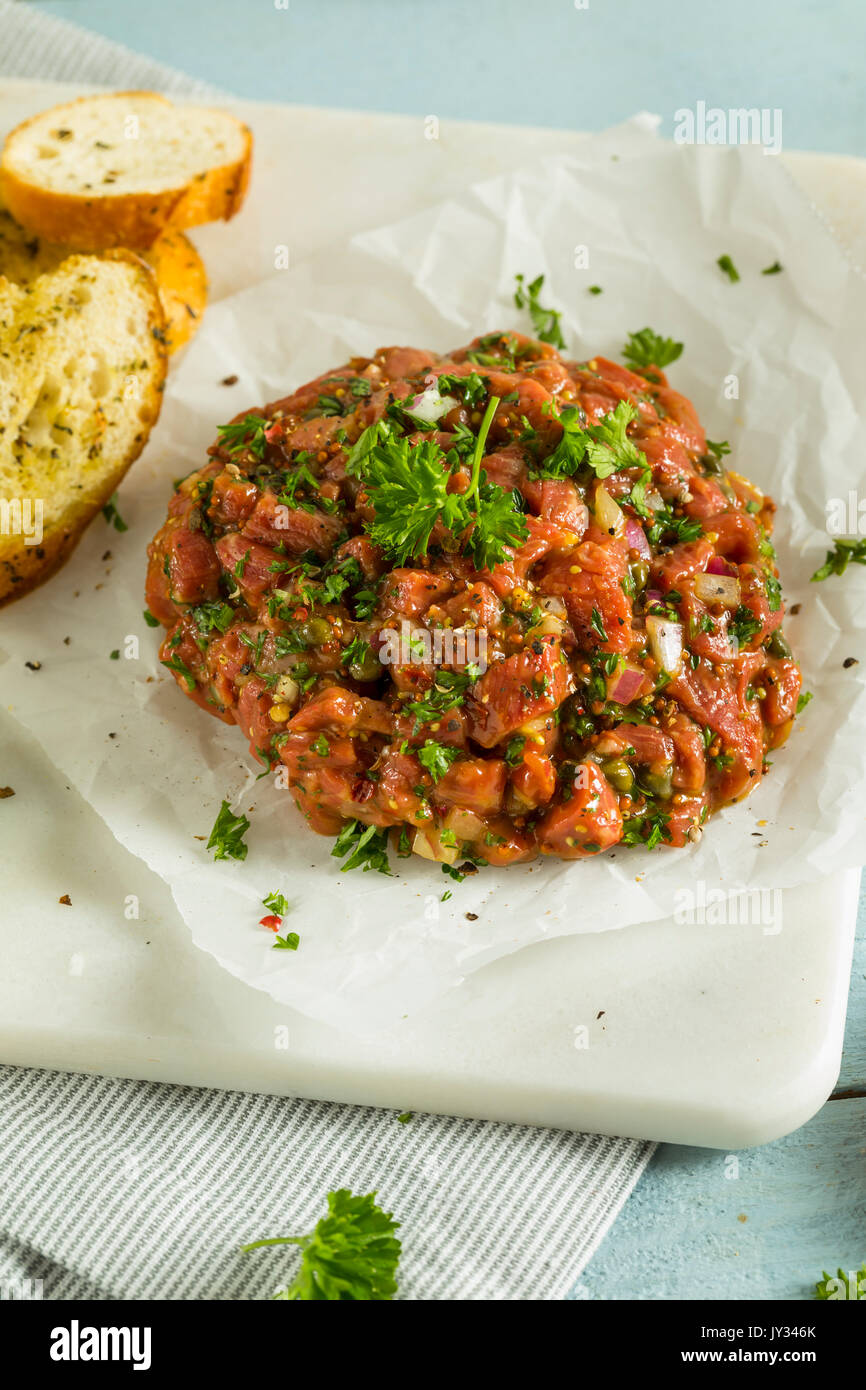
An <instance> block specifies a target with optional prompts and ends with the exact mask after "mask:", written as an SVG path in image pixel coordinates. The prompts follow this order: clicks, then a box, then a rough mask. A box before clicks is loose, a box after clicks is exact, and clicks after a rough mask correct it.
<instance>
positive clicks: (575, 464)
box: [537, 401, 647, 479]
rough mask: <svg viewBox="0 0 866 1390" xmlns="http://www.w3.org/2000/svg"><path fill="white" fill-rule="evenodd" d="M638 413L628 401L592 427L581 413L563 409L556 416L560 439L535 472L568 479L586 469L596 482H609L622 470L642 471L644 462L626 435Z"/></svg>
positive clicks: (567, 407) (545, 475)
mask: <svg viewBox="0 0 866 1390" xmlns="http://www.w3.org/2000/svg"><path fill="white" fill-rule="evenodd" d="M637 417H638V412H637V409H636V408H635V406H633V405H632V404H631V402H630V401H620V402H619V403H618V404H617V406H616V409H615V410H612V411H611V412H610V413H609V414H607V415H603V416H602V417H601V419H600V420H597V421H596V423H595V424H594V425H587V424H586V417H585V415H584V414H583V411H582V410H580V409H578V408H577V407H576V406H572V405H567V406H566V407H565V408H564V409H563V410H562V411H561V412H560V414H559V415H557V416H556V419H558V421H559V423H560V424H561V426H562V438H561V439H560V440H559V443H558V444H557V446H556V448H555V449H554V450H553V452H552V453H551V454H549V455H548V457H547V458H546V459H545V460H544V462H543V464H542V465H541V467H540V468H539V469H538V470H537V476H539V477H543V478H568V477H571V476H572V475H573V474H574V473H577V472H578V471H579V470H580V469H581V468H583V467H589V468H590V469H592V471H593V472H594V473H595V476H596V477H597V478H601V479H604V478H609V477H610V475H611V474H612V473H617V472H619V471H620V470H621V469H623V468H646V466H647V465H646V459H645V457H644V455H643V454H642V453H641V451H640V449H638V447H637V445H636V444H635V443H634V440H632V439H629V438H628V435H627V433H626V431H627V429H628V427H629V425H630V424H631V423H632V421H634V420H636V419H637Z"/></svg>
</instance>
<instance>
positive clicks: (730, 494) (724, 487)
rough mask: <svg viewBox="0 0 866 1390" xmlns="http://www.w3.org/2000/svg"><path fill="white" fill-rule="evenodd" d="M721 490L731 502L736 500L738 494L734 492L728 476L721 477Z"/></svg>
mask: <svg viewBox="0 0 866 1390" xmlns="http://www.w3.org/2000/svg"><path fill="white" fill-rule="evenodd" d="M719 491H720V492H723V493H724V494H725V496H726V497H727V499H728V501H729V502H736V500H737V494H736V493H735V492H734V489H733V488H732V487H731V485H730V483H729V482H728V480H727V478H720V479H719Z"/></svg>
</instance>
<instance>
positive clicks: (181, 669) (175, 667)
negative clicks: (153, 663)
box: [162, 656, 195, 691]
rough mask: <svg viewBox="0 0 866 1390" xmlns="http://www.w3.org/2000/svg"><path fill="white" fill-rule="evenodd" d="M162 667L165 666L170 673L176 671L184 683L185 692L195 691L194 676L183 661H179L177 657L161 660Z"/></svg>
mask: <svg viewBox="0 0 866 1390" xmlns="http://www.w3.org/2000/svg"><path fill="white" fill-rule="evenodd" d="M162 665H163V666H167V667H168V669H169V670H170V671H177V673H178V675H179V676H183V678H184V680H185V681H186V688H187V690H190V691H191V690H195V676H194V675H193V673H192V671H191V670H190V669H189V667H188V666H187V664H186V662H185V661H181V659H180V657H179V656H172V657H169V658H166V657H163V658H162Z"/></svg>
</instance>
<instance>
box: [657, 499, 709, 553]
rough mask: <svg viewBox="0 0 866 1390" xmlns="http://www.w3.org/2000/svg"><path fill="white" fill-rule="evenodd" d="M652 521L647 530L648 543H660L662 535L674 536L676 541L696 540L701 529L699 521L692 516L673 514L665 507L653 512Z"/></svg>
mask: <svg viewBox="0 0 866 1390" xmlns="http://www.w3.org/2000/svg"><path fill="white" fill-rule="evenodd" d="M653 516H654V518H655V519H654V521H653V524H652V526H650V528H649V530H648V531H647V540H648V541H649V543H650V545H653V546H656V545H659V544H661V540H662V537H663V536H674V537H675V539H676V540H677V541H681V542H683V543H685V542H686V541H696V540H697V538H698V536H700V535H701V533H702V531H703V529H704V528H703V526H702V525H701V523H700V522H699V521H697V520H695V519H693V518H692V517H687V516H674V515H673V513H672V512H669V511H668V510H667V508H666V507H660V508H659V510H658V511H657V512H654V513H653Z"/></svg>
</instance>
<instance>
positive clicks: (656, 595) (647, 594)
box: [644, 589, 662, 603]
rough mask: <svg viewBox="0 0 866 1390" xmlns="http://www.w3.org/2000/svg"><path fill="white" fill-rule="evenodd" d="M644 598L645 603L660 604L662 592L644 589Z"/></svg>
mask: <svg viewBox="0 0 866 1390" xmlns="http://www.w3.org/2000/svg"><path fill="white" fill-rule="evenodd" d="M644 598H645V599H646V601H647V603H661V601H662V591H661V589H645V590H644Z"/></svg>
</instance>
